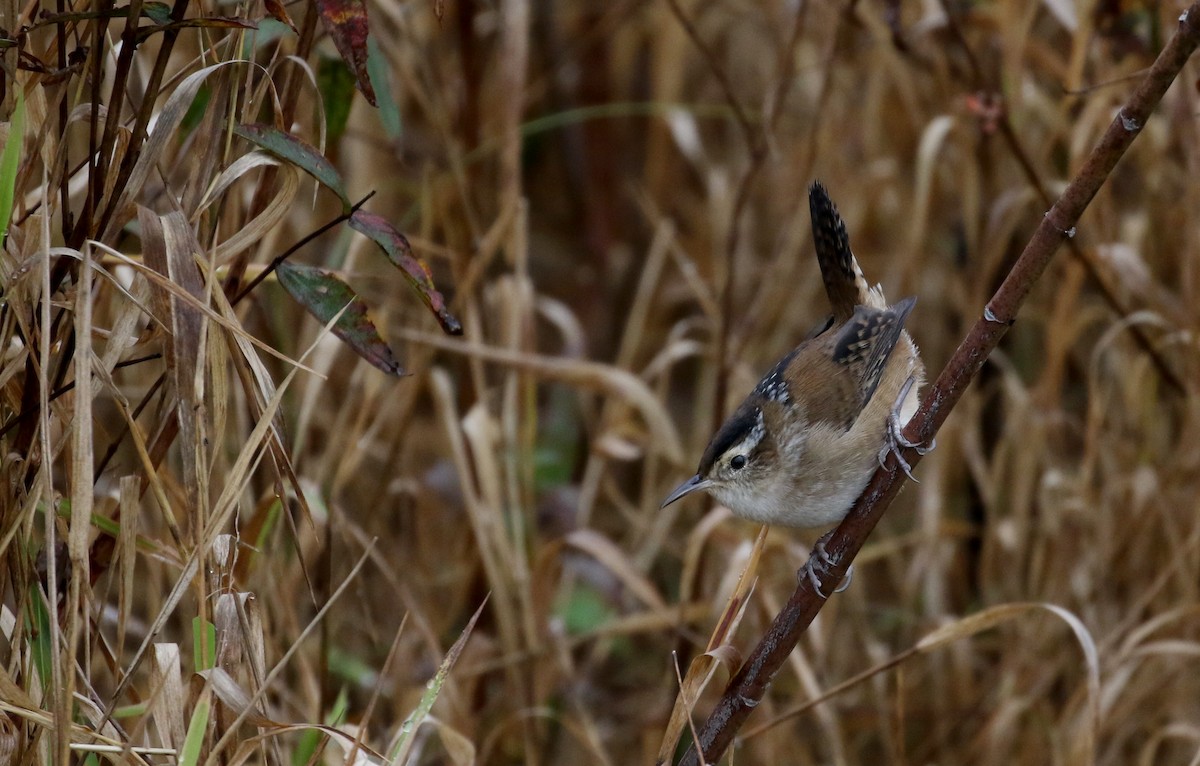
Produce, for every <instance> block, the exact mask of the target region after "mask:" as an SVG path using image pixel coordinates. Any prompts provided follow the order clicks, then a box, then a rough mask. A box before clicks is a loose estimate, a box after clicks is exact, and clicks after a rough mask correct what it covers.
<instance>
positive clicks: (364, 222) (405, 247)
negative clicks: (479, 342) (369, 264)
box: [350, 210, 462, 335]
mask: <svg viewBox="0 0 1200 766" xmlns="http://www.w3.org/2000/svg"><path fill="white" fill-rule="evenodd" d="M350 228H352V229H354V230H355V231H357V232H359V233H361V234H364V235H366V236H368V237H370V238H371V239H373V240H374V241H375V244H377V245H379V247H381V248H382V249H383V252H384V254H386V255H387V257H388V260H389V261H391V262H392V264H393V265H394V266H396V267H397V268H398V269H400V271H401V272H403V273H404V275H405V276H406V277H408V282H409V284H411V285H412V286H413V289H414V290H416V291H417V294H418V295H420V296H421V300H423V301H424V302H425V305H426V306H428V307H429V310H430V311H432V312H433V315H434V316H435V317H437V320H438V324H440V325H441V326H442V330H443V331H445V332H446V333H447V334H449V335H462V324H461V323H460V322H459V321H458V319H457V318H455V316H454V315H453V314H451V313H450V312H449V310H447V309H446V299H445V298H443V297H442V294H441V293H440V292H438V290H437V288H436V287H434V285H433V275H432V274H431V273H430V271H429V266H427V265H426V264H425V262H424V261H422V260H421V259H420V258H418V257H416V256H415V255H413V251H412V246H411V245H409V244H408V240H407V239H406V238H405V237H404V235H403V234H401V233H400V232H399V231H397V230H396V227H394V226H392V225H391V224H390V223H388V221H387V219H386V218H383V217H382V216H378V215H375V214H374V213H368V212H366V211H365V210H357V211H355V213H354V215H352V216H350Z"/></svg>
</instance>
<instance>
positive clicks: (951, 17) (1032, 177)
mask: <svg viewBox="0 0 1200 766" xmlns="http://www.w3.org/2000/svg"><path fill="white" fill-rule="evenodd" d="M941 5H942V11H943V12H944V13H945V14H946V26H947V28H948V29H949V30H950V34H951V37H953V38H954V41H955V42H956V43H957V44H958V46H959V47H960V48H961V49H962V51H963V55H965V56H966V58H967V63H968V65H969V66H970V68H971V79H972V80H973V81H974V82H973V84H972V86H973V87H974V88H977V89H984V88H986V89H987V90H989V91H991V92H994V93H1000V89H999V88H998V87H995V86H992V85H990V84H988V78H985V77H984V74H983V67H982V66H981V65H980V63H979V59H978V57H977V56H976V55H975V51H974V50H972V49H971V46H970V44H969V43H968V42H967V38H966V35H964V34H963V31H962V28H961V27H960V26H959V23H958V19H957V17H956V16H955V13H954V9H953V8H952V7H950V3H949V2H948V0H942V3H941ZM1142 75H1144V72H1143V73H1138V75H1137V76H1142ZM1137 76H1134V77H1131V78H1128V79H1136V77H1137ZM996 127H997V129H998V130H999V133H1000V136H1001V138H1003V139H1004V143H1005V144H1006V145H1007V146H1008V150H1009V151H1010V152H1011V153H1012V155H1013V159H1015V160H1016V161H1017V165H1018V166H1019V167H1020V168H1021V172H1022V173H1024V174H1025V180H1026V181H1027V182H1028V183H1029V185H1030V186H1031V187H1033V190H1034V191H1035V192H1036V193H1037V195H1038V199H1040V200H1041V201H1042V204H1043V205H1047V206H1049V205H1050V204H1051V199H1050V192H1048V191H1047V190H1046V184H1045V183H1044V182H1043V181H1042V178H1041V175H1040V174H1039V173H1038V171H1037V168H1036V167H1034V164H1033V160H1031V159H1030V158H1029V152H1027V151H1025V145H1024V144H1023V143H1022V142H1021V139H1020V138H1019V137H1018V136H1017V132H1016V130H1015V129H1013V125H1012V120H1011V119H1009V116H1008V109H1007V108H1002V109H1001V110H1000V115H999V117H998V118H997V119H996ZM1067 249H1068V251H1069V252H1070V253H1071V257H1073V258H1074V259H1075V260H1076V261H1077V262H1078V263H1079V264H1080V265H1081V266H1083V270H1084V272H1085V273H1086V274H1087V276H1088V279H1089V280H1091V282H1092V284H1094V285H1095V286H1096V287H1097V288H1098V289H1099V291H1100V295H1101V297H1103V298H1104V302H1105V303H1107V304H1108V305H1109V308H1111V309H1112V310H1113V312H1114V313H1116V315H1117V316H1119V317H1124V316H1128V315H1129V314H1130V313H1132V312H1131V311H1130V310H1129V307H1127V306H1126V305H1125V304H1124V302H1123V301H1122V300H1121V298H1120V297H1119V296H1118V295H1117V292H1116V289H1115V288H1114V287H1113V285H1112V284H1110V283H1109V280H1108V277H1106V276H1105V275H1104V273H1103V272H1102V271H1101V270H1100V268H1099V266H1097V265H1096V259H1095V256H1093V255H1091V254H1090V253H1089V252H1088V251H1086V250H1084V249H1083V248H1082V247H1080V246H1079V243H1078V242H1076V241H1075V240H1074V239H1071V240H1068V241H1067ZM1128 329H1129V334H1130V336H1131V337H1132V338H1133V340H1134V342H1135V343H1137V344H1138V347H1139V348H1141V350H1142V352H1143V353H1145V354H1146V355H1147V356H1149V357H1150V361H1152V362H1153V363H1154V367H1155V369H1157V370H1158V374H1159V375H1161V376H1162V378H1163V380H1165V381H1166V382H1167V383H1168V384H1170V386H1171V387H1172V388H1174V389H1175V391H1176V392H1177V393H1180V394H1186V393H1187V386H1186V385H1185V384H1184V382H1183V379H1182V378H1180V376H1179V373H1177V372H1176V371H1175V369H1174V368H1173V367H1171V365H1170V363H1168V362H1167V360H1166V358H1165V357H1164V356H1163V354H1162V352H1161V351H1159V350H1158V348H1156V347H1155V345H1154V342H1153V341H1152V340H1151V339H1150V337H1149V336H1148V335H1147V334H1146V330H1145V329H1144V328H1143V327H1142V326H1141V325H1139V324H1130V325H1129V328H1128Z"/></svg>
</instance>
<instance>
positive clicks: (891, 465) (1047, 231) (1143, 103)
mask: <svg viewBox="0 0 1200 766" xmlns="http://www.w3.org/2000/svg"><path fill="white" fill-rule="evenodd" d="M1197 44H1200V2H1197V3H1193V4H1192V5H1191V6H1189V7H1188V9H1187V10H1186V11H1184V12H1183V14H1181V15H1180V16H1179V29H1178V31H1177V33H1176V34H1175V36H1174V37H1172V38H1171V40H1170V42H1168V43H1167V46H1166V48H1164V49H1163V51H1162V53H1160V54H1159V56H1158V59H1157V60H1155V62H1154V65H1153V66H1152V67H1150V69H1149V71H1148V72H1147V73H1146V76H1145V78H1144V79H1143V80H1142V82H1141V83H1140V84H1139V85H1138V87H1137V89H1136V90H1135V91H1134V92H1133V94H1132V95H1131V96H1130V97H1129V100H1128V101H1126V103H1125V106H1124V107H1122V108H1121V110H1120V111H1119V112H1118V113H1117V116H1116V118H1115V119H1113V121H1112V123H1111V124H1110V125H1109V126H1108V129H1107V130H1106V131H1105V133H1104V136H1103V137H1102V138H1101V139H1100V142H1099V144H1097V145H1096V147H1095V148H1094V149H1093V150H1092V153H1091V154H1090V155H1089V156H1088V158H1087V160H1086V161H1085V162H1084V164H1083V167H1082V168H1080V170H1079V172H1078V173H1077V174H1076V176H1075V178H1074V179H1073V180H1072V181H1071V183H1070V185H1068V186H1067V188H1066V189H1065V190H1064V191H1063V193H1062V196H1060V197H1059V199H1058V201H1057V202H1056V203H1055V204H1054V206H1053V207H1052V208H1051V209H1050V210H1049V212H1047V213H1046V215H1045V217H1044V218H1043V220H1042V222H1041V223H1040V224H1039V225H1038V228H1037V230H1036V231H1035V232H1034V234H1033V238H1032V239H1031V240H1030V241H1029V243H1028V244H1027V245H1026V246H1025V249H1024V251H1023V252H1022V253H1021V256H1020V258H1018V259H1017V262H1016V263H1015V264H1014V265H1013V267H1012V269H1011V270H1010V271H1009V273H1008V276H1007V277H1006V278H1005V280H1004V282H1003V283H1002V284H1001V285H1000V287H999V289H998V290H996V293H995V294H994V295H993V296H992V298H991V300H990V301H988V303H987V305H986V306H985V307H984V309H983V312H982V316H981V317H980V318H979V320H977V321H976V322H975V325H974V326H973V327H972V328H971V330H970V332H969V333H968V334H967V337H966V338H965V339H964V340H963V341H962V343H960V344H959V346H958V349H957V350H956V351H955V352H954V355H953V356H952V357H951V358H950V361H949V362H948V363H947V364H946V367H945V369H943V370H942V372H941V374H940V375H939V376H938V378H937V380H936V381H935V382H934V384H933V386H932V387H931V388H930V389H929V391H928V393H927V394H926V395H925V398H924V401H922V403H921V408H920V409H919V410H918V411H917V413H916V415H914V416H913V419H912V420H911V421H910V422H909V424H908V426H907V427H906V428H905V429H904V435H905V436H906V437H907V438H908V439H910V440H912V441H916V442H928V441H929V440H931V439H932V438H933V436H934V435H935V434H936V433H937V431H938V429H939V428H940V427H941V425H942V423H944V422H945V420H946V418H947V417H948V416H949V414H950V411H951V410H952V409H953V408H954V405H955V404H956V403H957V402H958V400H959V398H960V397H961V396H962V394H963V392H964V391H965V390H966V388H967V386H968V385H969V384H970V382H971V380H972V379H973V378H974V377H975V376H976V375H977V374H978V373H979V370H980V368H981V367H982V366H983V363H984V362H985V361H986V360H987V358H988V356H989V355H990V354H991V352H992V351H993V350H994V349H995V348H996V345H997V344H998V343H999V342H1000V339H1001V338H1002V337H1004V333H1005V332H1006V331H1007V330H1008V328H1009V327H1010V326H1011V325H1012V323H1013V322H1014V321H1015V319H1016V315H1017V311H1018V310H1019V309H1020V307H1021V304H1022V303H1023V302H1024V300H1025V298H1026V297H1027V296H1028V295H1029V292H1030V291H1031V290H1032V289H1033V286H1034V284H1035V283H1036V282H1037V280H1038V277H1040V276H1041V274H1042V272H1043V271H1045V269H1046V266H1047V265H1048V264H1049V263H1050V259H1051V258H1052V257H1053V256H1054V253H1055V252H1056V251H1057V250H1058V248H1059V245H1061V244H1062V241H1063V239H1064V238H1068V239H1069V238H1070V237H1072V236H1073V235H1074V233H1075V224H1076V222H1077V221H1078V220H1079V217H1080V216H1081V215H1082V214H1083V211H1084V210H1085V209H1086V208H1087V206H1088V204H1089V203H1090V202H1091V201H1092V199H1093V198H1094V197H1095V195H1096V193H1097V192H1098V191H1099V189H1100V186H1101V185H1102V184H1103V183H1104V181H1105V179H1107V178H1108V175H1109V173H1111V172H1112V169H1113V168H1114V167H1115V166H1116V164H1117V161H1118V160H1119V159H1120V158H1121V157H1122V155H1124V153H1125V151H1126V150H1127V149H1128V148H1129V146H1130V144H1132V143H1133V140H1134V139H1135V138H1136V137H1137V135H1138V133H1139V132H1141V129H1142V127H1143V126H1144V125H1145V124H1146V120H1147V119H1149V117H1150V113H1151V111H1152V110H1153V109H1154V107H1155V106H1157V105H1158V103H1159V101H1161V100H1162V97H1163V94H1164V93H1166V91H1167V88H1168V87H1169V86H1170V85H1171V83H1172V82H1174V80H1175V78H1176V77H1177V76H1178V74H1179V72H1180V70H1181V69H1182V68H1183V65H1184V64H1185V63H1186V62H1187V60H1188V58H1189V57H1190V56H1191V54H1192V52H1193V51H1194V50H1195V49H1196V47H1197ZM904 457H905V459H906V460H907V461H908V462H909V464H910V465H915V464H916V463H917V461H919V460H920V457H921V456H920V455H918V454H916V453H915V451H913V450H912V449H907V450H905V452H904ZM903 484H904V480H903V474H902V473H900V472H899V471H897V470H896V460H895V458H894V456H893V457H889V459H888V460H887V462H886V464H885V465H884V466H882V467H880V469H879V470H878V471H876V472H875V475H874V476H873V477H872V478H871V482H870V484H868V485H867V488H866V490H864V491H863V494H862V497H860V498H859V499H858V502H857V503H855V505H854V508H853V509H851V511H850V514H849V515H848V516H847V517H846V518H845V520H844V521H842V523H841V524H840V525H839V526H838V528H837V529H836V530H834V532H833V535H832V537H831V538H830V539H829V541H828V542H827V543H826V551H827V552H828V553H829V555H830V557H831V559H832V561H833V562H835V563H834V564H832V565H831V566H830V567H829V569H828V571H827V572H825V573H824V576H823V577H822V578H821V588H822V590H823V591H824V592H826V593H829V592H832V590H833V588H834V587H835V586H836V585H837V583H839V582H841V580H842V578H843V577H844V576H845V574H846V570H847V569H849V567H850V563H851V562H852V561H853V559H854V556H855V555H856V554H857V553H858V551H859V549H860V548H861V547H862V545H863V543H864V542H865V541H866V538H867V535H869V534H870V532H871V530H872V529H874V528H875V525H876V523H878V521H879V519H880V517H882V516H883V513H884V511H886V510H887V508H888V506H889V505H891V502H892V500H893V499H894V498H895V496H896V494H897V493H899V491H900V488H901V487H902V486H903ZM824 605H825V599H824V598H822V597H821V596H819V595H818V594H817V592H816V591H815V590H814V589H813V587H812V585H811V584H810V583H809V582H808V580H807V578H804V579H802V580H801V581H800V583H799V585H798V586H797V588H796V590H795V592H794V593H793V594H792V596H791V598H790V599H788V602H787V604H786V605H785V606H784V607H783V610H782V611H780V613H779V614H778V615H777V616H776V617H775V620H774V622H772V623H771V626H770V628H768V630H767V633H766V635H764V636H763V638H762V639H761V640H760V641H759V643H758V646H756V647H755V648H754V651H753V652H752V653H751V655H750V656H749V658H748V659H747V660H746V662H745V663H744V664H743V665H742V667H741V669H740V670H739V671H738V672H737V674H736V675H735V676H734V677H733V679H732V680H730V682H729V684H728V685H727V686H726V688H725V692H724V693H723V694H722V696H721V699H720V700H719V701H718V702H717V704H716V707H715V708H714V709H713V711H712V713H711V714H710V715H709V718H708V721H707V722H706V723H705V725H704V728H703V730H702V731H701V732H700V737H699V743H698V744H699V748H700V749H701V750H703V761H704V762H707V763H714V762H716V761H717V760H719V759H720V758H721V757H722V755H723V754H724V753H725V751H726V750H727V749H728V748H729V745H730V743H731V742H732V741H733V738H734V737H735V736H736V735H737V732H738V730H739V729H741V727H742V725H743V724H744V723H745V722H746V719H747V718H748V717H749V716H750V713H751V711H752V710H753V709H754V708H755V706H757V705H758V703H759V702H760V701H761V700H762V698H763V696H764V695H765V694H766V691H767V686H768V685H769V684H770V681H771V679H772V678H773V677H774V676H775V674H776V673H777V672H778V671H779V669H780V667H782V665H783V663H784V661H785V660H786V659H787V657H788V655H790V654H791V652H792V649H793V648H794V647H795V646H796V643H797V641H799V639H800V636H801V635H802V634H803V633H804V631H805V629H807V627H808V625H809V624H810V623H811V622H812V620H813V618H814V617H815V616H816V615H817V613H818V612H819V611H820V610H821V608H822V607H823V606H824ZM698 755H699V753H698V751H697V748H695V747H693V748H691V749H690V750H689V751H688V752H687V754H686V755H685V756H684V758H683V760H682V761H681V763H682V764H683V765H684V766H695V765H696V764H697V763H698V762H699V759H698Z"/></svg>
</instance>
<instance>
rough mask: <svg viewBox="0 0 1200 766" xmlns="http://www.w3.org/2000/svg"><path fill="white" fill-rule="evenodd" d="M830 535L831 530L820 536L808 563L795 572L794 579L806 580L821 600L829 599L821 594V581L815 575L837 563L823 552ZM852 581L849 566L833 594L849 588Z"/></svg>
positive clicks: (851, 566) (852, 573)
mask: <svg viewBox="0 0 1200 766" xmlns="http://www.w3.org/2000/svg"><path fill="white" fill-rule="evenodd" d="M832 535H833V530H830V531H828V532H826V533H825V534H823V535H821V539H820V540H817V544H816V546H814V547H813V552H812V555H811V556H809V557H808V561H806V562H804V566H802V567H800V570H799V571H798V572H796V577H797V578H800V580H801V582H803V581H804V578H807V579H808V581H809V582H810V583H812V586H813V590H815V591H816V592H817V595H818V596H820V597H821V598H829V597H828V596H826V595H825V594H824V593H822V592H821V580H820V578H819V577H818V576H817V574H818V572H820V573H822V574H823V573H825V572H826V571H828V569H829V567H831V566H833V565H834V564H836V563H837V561H835V560H834V558H833V557H832V556H830V555H829V552H828V551H826V550H825V543H826V542H828V540H829V538H830V537H831V536H832ZM853 579H854V565H853V564H851V565H850V567H849V568H848V569H846V576H845V577H844V578H843V579H842V582H841V584H840V585H838V586H837V587H836V588H834V589H833V592H834V593H841V592H842V591H844V590H845V589H846V588H849V587H850V581H851V580H853Z"/></svg>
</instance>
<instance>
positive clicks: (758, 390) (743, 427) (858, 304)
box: [663, 183, 925, 592]
mask: <svg viewBox="0 0 1200 766" xmlns="http://www.w3.org/2000/svg"><path fill="white" fill-rule="evenodd" d="M808 200H809V211H810V213H811V215H812V226H813V243H814V245H815V248H816V252H817V263H818V264H819V265H820V268H821V277H822V279H823V281H824V282H825V292H826V294H827V295H828V296H829V303H830V305H831V307H832V309H833V316H832V317H831V318H830V319H829V320H828V321H827V322H826V324H825V325H824V327H823V328H822V329H821V330H820V332H818V333H816V334H814V335H812V336H810V337H809V338H807V339H805V340H804V341H802V342H801V343H800V345H798V346H796V348H794V349H793V350H792V351H791V352H790V353H789V354H787V356H785V357H783V358H782V359H780V360H779V362H778V363H777V364H776V365H775V366H774V367H773V368H772V369H771V371H770V372H768V373H767V374H766V376H765V377H763V379H762V380H761V381H759V383H758V385H757V386H755V388H754V390H753V391H751V392H750V395H749V396H747V397H746V399H745V401H743V402H742V403H741V405H740V406H739V407H738V408H737V409H736V410H735V411H734V413H733V414H732V415H730V416H729V419H728V420H726V421H725V423H724V424H723V425H722V426H721V428H720V429H719V430H718V431H717V433H716V435H714V436H713V438H712V441H710V442H709V444H708V448H707V449H705V450H704V455H703V457H701V458H700V467H699V469H698V470H697V471H696V475H695V476H693V477H691V478H690V479H688V480H687V481H685V482H683V483H682V484H680V485H679V486H678V487H676V488H675V490H674V491H673V492H671V494H670V495H668V496H667V499H666V500H665V501H663V507H664V508H665V507H666V506H667V505H669V504H671V503H673V502H675V501H676V500H678V499H680V498H682V497H684V496H685V495H688V494H691V493H692V492H695V491H697V490H704V491H706V492H708V493H709V494H711V495H713V496H714V497H715V498H716V499H717V500H718V501H720V502H721V503H723V504H724V505H727V506H728V507H729V509H730V510H732V511H733V512H734V513H735V514H736V515H738V516H741V517H743V518H746V519H750V520H752V521H757V522H760V523H763V524H781V525H783V526H788V527H804V528H807V527H819V526H825V525H827V524H833V523H835V522H839V521H841V520H842V519H843V518H844V517H845V515H846V514H847V513H848V512H849V510H850V507H851V506H852V505H853V504H854V501H855V500H856V499H858V496H859V495H860V494H861V493H862V491H863V488H864V487H866V484H867V481H868V480H869V479H870V478H871V474H873V473H874V471H875V467H876V466H877V465H880V464H882V462H883V460H884V458H886V456H887V453H888V451H889V450H894V451H896V454H897V457H899V451H898V449H899V446H906V447H916V448H917V449H919V450H921V449H923V448H922V447H920V446H919V445H916V444H912V443H910V442H908V441H906V440H905V439H904V437H903V436H902V435H901V434H900V429H901V428H902V427H903V425H904V424H905V423H907V422H908V419H909V418H910V417H912V415H913V413H914V412H916V409H917V404H918V397H917V392H918V389H919V388H920V386H921V383H922V382H923V380H924V376H925V367H924V365H923V364H922V363H921V359H920V356H919V355H918V353H917V347H916V345H915V344H914V343H913V340H912V337H911V336H909V334H908V332H907V331H906V330H905V329H904V320H905V319H906V318H907V317H908V314H909V312H910V311H912V308H913V305H914V304H915V303H916V299H915V298H905V299H904V300H902V301H899V302H898V303H896V304H895V305H893V306H888V303H887V300H886V299H885V298H884V296H883V290H882V289H881V288H880V286H879V285H876V286H874V287H871V286H869V285H868V284H867V280H866V277H864V276H863V273H862V269H860V268H859V265H858V261H856V260H855V258H854V254H853V253H852V252H851V251H850V240H849V237H848V236H847V234H846V225H845V223H843V221H842V218H841V216H840V215H838V212H837V208H836V207H834V204H833V202H832V201H831V200H830V199H829V195H828V194H827V193H826V191H825V187H823V186H822V185H821V184H820V183H814V184H813V185H812V186H811V187H810V188H809V197H808ZM901 467H902V468H903V469H904V470H905V472H906V473H908V472H909V469H908V465H907V463H905V462H904V461H903V459H902V458H901ZM909 475H910V476H911V473H909ZM823 541H824V538H822V542H823ZM817 552H818V556H821V557H824V556H825V554H824V547H823V544H822V543H818V544H817ZM824 563H828V559H827V557H826V560H825V562H824ZM813 566H814V564H813V562H812V561H811V560H810V562H809V564H807V565H805V569H804V570H802V571H803V572H807V574H808V576H809V577H810V578H811V579H812V581H813V584H814V585H815V586H816V585H817V581H816V576H815V573H814V571H813ZM847 584H849V582H848V580H847V582H846V583H844V584H843V586H842V587H843V588H844V587H845V585H847ZM841 589H842V588H839V590H841ZM818 592H820V589H819V586H818Z"/></svg>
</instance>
